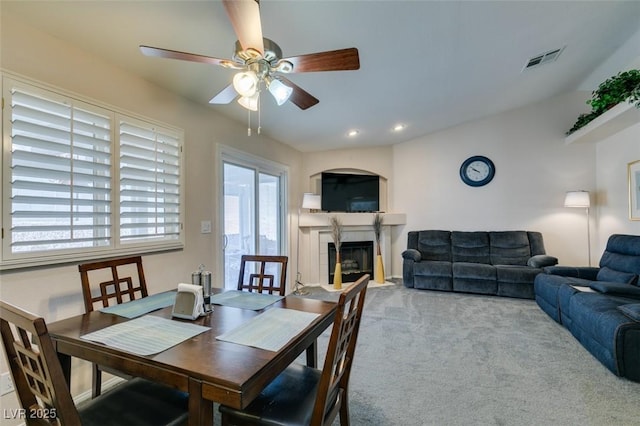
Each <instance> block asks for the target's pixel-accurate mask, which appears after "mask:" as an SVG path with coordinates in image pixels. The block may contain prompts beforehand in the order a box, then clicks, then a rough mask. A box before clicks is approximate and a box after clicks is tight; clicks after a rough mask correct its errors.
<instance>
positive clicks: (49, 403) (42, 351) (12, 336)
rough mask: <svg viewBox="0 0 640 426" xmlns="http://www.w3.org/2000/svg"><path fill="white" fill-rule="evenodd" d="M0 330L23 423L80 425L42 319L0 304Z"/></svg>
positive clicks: (12, 306)
mask: <svg viewBox="0 0 640 426" xmlns="http://www.w3.org/2000/svg"><path fill="white" fill-rule="evenodd" d="M0 330H1V333H2V343H3V344H4V351H5V355H6V357H7V362H8V364H9V369H10V371H11V377H12V378H13V383H14V387H15V390H16V394H17V397H18V401H19V402H20V405H21V406H22V408H23V409H24V410H25V411H24V416H25V420H26V423H27V424H28V425H32V424H44V425H53V424H55V425H59V424H62V425H80V424H81V423H80V416H79V415H78V411H77V409H76V406H75V405H74V403H73V399H72V398H71V393H70V392H69V388H68V384H67V381H66V380H65V378H64V375H63V372H62V367H61V365H60V362H59V361H58V356H57V354H56V351H55V349H54V347H53V344H52V342H51V338H50V337H49V332H48V331H47V326H46V324H45V322H44V319H42V318H40V317H37V316H35V315H33V314H30V313H28V312H26V311H23V310H22V309H20V308H18V307H16V306H14V305H11V304H9V303H6V302H3V301H0ZM47 418H48V419H47ZM56 419H57V420H56ZM58 421H59V422H58Z"/></svg>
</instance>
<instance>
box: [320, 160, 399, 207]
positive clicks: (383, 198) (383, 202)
mask: <svg viewBox="0 0 640 426" xmlns="http://www.w3.org/2000/svg"><path fill="white" fill-rule="evenodd" d="M323 172H329V173H345V174H353V175H370V176H378V177H379V178H380V211H381V212H386V211H387V206H388V204H387V188H388V183H387V178H386V177H384V176H382V175H379V174H378V173H374V172H371V171H369V170H363V169H345V168H337V169H327V170H323V171H322V172H318V173H315V174H313V175H311V176H309V190H310V192H313V193H314V194H320V195H321V194H322V180H321V178H322V173H323Z"/></svg>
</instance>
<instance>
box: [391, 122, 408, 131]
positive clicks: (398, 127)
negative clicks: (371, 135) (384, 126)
mask: <svg viewBox="0 0 640 426" xmlns="http://www.w3.org/2000/svg"><path fill="white" fill-rule="evenodd" d="M406 128H407V126H406V125H405V124H402V123H398V124H396V125H395V126H393V131H394V132H401V131H403V130H404V129H406Z"/></svg>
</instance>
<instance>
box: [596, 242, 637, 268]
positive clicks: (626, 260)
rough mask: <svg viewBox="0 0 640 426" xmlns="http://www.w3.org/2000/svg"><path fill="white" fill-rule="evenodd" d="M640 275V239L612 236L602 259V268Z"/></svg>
mask: <svg viewBox="0 0 640 426" xmlns="http://www.w3.org/2000/svg"><path fill="white" fill-rule="evenodd" d="M605 266H606V267H609V268H611V269H613V270H616V271H621V272H632V273H634V274H639V275H640V237H638V236H637V235H620V234H616V235H612V236H610V237H609V240H608V241H607V248H606V249H605V251H604V253H603V254H602V257H601V258H600V267H601V268H603V267H605Z"/></svg>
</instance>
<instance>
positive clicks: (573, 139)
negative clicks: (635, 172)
mask: <svg viewBox="0 0 640 426" xmlns="http://www.w3.org/2000/svg"><path fill="white" fill-rule="evenodd" d="M636 123H640V108H636V106H635V105H634V104H630V103H627V102H624V103H620V104H618V105H616V106H614V107H613V108H611V109H610V110H609V111H607V112H605V113H604V114H602V115H600V116H598V117H596V118H595V120H593V121H592V122H590V123H589V124H587V125H586V126H584V127H583V128H581V129H578V130H576V131H575V132H573V133H572V134H570V135H569V136H567V137H566V138H565V139H564V143H565V145H569V144H572V143H577V142H580V143H582V142H597V141H601V140H603V139H606V138H608V137H609V136H611V135H614V134H616V133H618V132H620V131H621V130H624V129H626V128H627V127H630V126H633V125H634V124H636Z"/></svg>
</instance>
